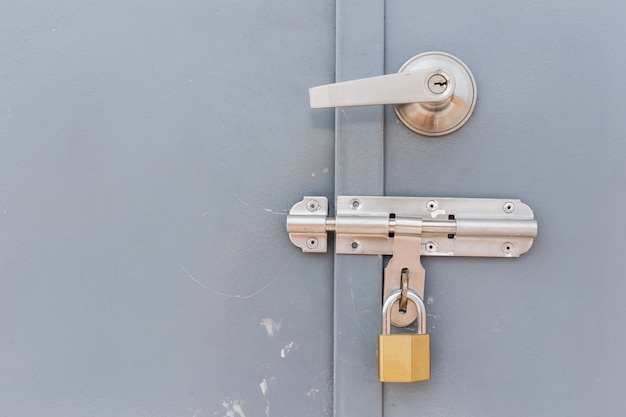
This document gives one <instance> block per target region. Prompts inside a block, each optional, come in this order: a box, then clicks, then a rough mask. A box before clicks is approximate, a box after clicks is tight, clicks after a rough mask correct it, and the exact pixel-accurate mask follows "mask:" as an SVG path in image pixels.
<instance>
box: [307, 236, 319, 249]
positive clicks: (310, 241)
mask: <svg viewBox="0 0 626 417" xmlns="http://www.w3.org/2000/svg"><path fill="white" fill-rule="evenodd" d="M317 243H318V242H317V239H316V238H314V237H310V238H308V239H307V240H306V247H307V248H309V249H315V248H317Z"/></svg>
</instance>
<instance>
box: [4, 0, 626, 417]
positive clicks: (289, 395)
mask: <svg viewBox="0 0 626 417" xmlns="http://www.w3.org/2000/svg"><path fill="white" fill-rule="evenodd" d="M624 13H625V12H624V8H623V6H622V5H620V4H619V2H604V3H603V4H602V6H601V7H598V5H597V4H593V3H592V2H584V1H574V2H568V3H567V4H565V3H564V2H545V1H534V0H533V1H527V2H523V3H522V2H497V4H496V3H494V2H489V1H484V0H481V1H474V2H447V1H443V2H438V3H436V4H435V5H433V4H428V5H427V4H418V3H415V2H413V1H404V0H397V1H390V2H387V3H386V4H385V2H384V1H382V0H378V1H367V2H364V1H359V0H342V1H339V2H337V3H336V4H335V3H334V2H330V1H324V2H306V1H290V2H278V1H263V2H231V1H208V2H206V1H192V2H186V3H185V4H180V3H176V4H174V2H169V1H164V0H163V1H152V2H149V3H145V4H144V3H141V2H127V1H109V2H107V3H106V4H105V3H102V4H100V3H97V2H81V3H77V2H72V1H69V0H62V1H57V2H54V4H46V3H37V4H33V3H25V2H17V3H15V2H9V3H6V4H4V5H2V6H0V35H1V36H0V146H1V148H0V415H7V416H9V415H10V416H46V417H49V416H64V417H65V416H85V415H89V416H138V415H139V416H193V417H202V416H227V417H246V416H247V417H253V416H259V415H260V416H293V415H306V416H325V415H331V414H333V412H334V413H335V414H336V415H338V416H349V415H359V416H374V417H376V416H381V415H383V414H384V415H385V416H396V415H397V416H409V415H428V416H451V415H462V416H527V415H531V414H532V415H540V416H559V415H570V416H588V415H619V414H620V413H623V410H624V409H626V400H625V399H624V396H623V393H624V392H626V378H624V375H625V374H626V359H625V358H624V355H623V352H624V351H625V349H626V336H625V335H624V334H625V333H624V320H625V319H626V305H625V303H624V301H623V300H622V298H623V297H621V294H622V293H624V291H625V290H626V284H625V283H624V280H623V279H621V278H622V275H623V273H622V269H623V262H622V261H621V258H622V255H621V253H620V248H621V245H620V244H619V241H620V238H621V232H622V229H623V227H621V226H620V222H619V217H618V216H619V207H620V206H621V205H624V203H626V193H625V192H624V178H625V177H626V168H625V167H624V166H625V165H624V160H625V159H626V142H625V141H624V138H625V137H626V128H625V127H624V126H623V124H621V123H620V121H621V113H622V108H624V107H625V106H624V104H626V103H624V101H625V100H626V99H625V98H624V95H623V94H621V93H622V92H623V90H624V83H623V82H622V81H621V78H622V76H621V74H622V72H623V70H624V68H625V67H626V52H625V51H624V48H623V47H622V39H624V36H625V35H626V33H625V30H624V28H623V25H621V21H623V19H624V17H625V16H624ZM429 50H440V51H444V52H448V53H452V54H454V55H456V56H458V57H459V58H461V59H462V60H463V61H464V62H465V63H466V64H467V65H468V66H469V67H470V69H471V70H472V72H473V74H474V76H475V78H476V81H477V84H478V104H477V107H476V110H475V113H474V115H473V116H472V118H471V119H470V121H469V122H468V123H467V124H466V125H465V126H464V127H463V128H462V129H460V130H459V131H457V132H455V133H453V134H451V135H448V136H444V137H441V138H425V137H421V136H419V135H417V134H415V133H412V132H411V131H409V130H408V129H406V128H405V127H404V126H402V125H401V124H399V123H398V122H397V120H396V117H395V114H394V113H393V109H392V108H391V107H389V106H387V107H385V108H384V107H382V106H374V107H367V108H346V109H343V110H338V111H333V110H315V111H314V110H311V109H309V108H308V98H307V89H308V87H311V86H314V85H319V84H325V83H329V82H333V81H335V80H348V79H354V78H361V77H367V76H374V75H380V74H383V73H391V72H395V71H397V69H398V68H399V67H400V66H401V65H402V63H403V62H404V61H405V60H407V59H408V58H410V57H411V56H413V55H415V54H417V53H420V52H424V51H429ZM343 194H356V195H358V194H362V195H394V196H435V197H436V196H440V197H493V198H504V197H512V198H520V199H522V200H523V201H524V202H526V203H528V204H529V205H530V206H531V207H532V208H533V210H534V211H535V216H536V218H537V219H538V221H539V235H538V237H537V238H536V239H535V244H534V247H533V248H532V250H531V251H530V252H529V253H528V254H526V255H524V256H522V257H521V258H519V259H515V260H512V259H478V258H466V259H463V258H446V259H442V258H437V259H424V260H423V263H424V266H425V267H426V271H427V273H426V300H427V310H428V314H429V315H428V328H429V332H430V333H431V335H432V348H431V352H432V354H431V357H432V379H431V381H428V382H420V383H414V384H384V385H383V384H380V383H379V382H378V379H377V368H376V366H377V359H376V349H377V345H376V335H377V334H378V332H379V328H380V307H381V306H380V304H381V277H382V268H383V264H384V260H383V259H382V257H380V256H346V255H336V256H333V255H332V254H331V253H328V254H326V255H314V254H303V253H301V252H300V250H299V249H297V248H295V247H294V246H293V245H291V243H290V242H289V239H288V238H287V234H286V232H285V226H284V222H285V214H286V212H287V210H288V208H289V207H290V206H291V205H292V204H293V203H295V202H297V201H298V200H300V199H301V198H302V196H303V195H327V196H329V197H331V198H330V199H331V200H332V196H333V195H343ZM331 250H332V247H331Z"/></svg>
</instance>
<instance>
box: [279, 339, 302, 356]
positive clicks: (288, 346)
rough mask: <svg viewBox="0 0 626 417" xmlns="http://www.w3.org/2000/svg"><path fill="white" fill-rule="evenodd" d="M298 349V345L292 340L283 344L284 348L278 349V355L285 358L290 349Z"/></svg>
mask: <svg viewBox="0 0 626 417" xmlns="http://www.w3.org/2000/svg"><path fill="white" fill-rule="evenodd" d="M295 349H298V345H295V344H294V342H293V340H292V341H291V342H289V343H287V344H286V345H285V347H284V348H282V349H281V350H280V357H281V358H286V357H287V355H288V354H289V353H290V352H291V351H292V350H295Z"/></svg>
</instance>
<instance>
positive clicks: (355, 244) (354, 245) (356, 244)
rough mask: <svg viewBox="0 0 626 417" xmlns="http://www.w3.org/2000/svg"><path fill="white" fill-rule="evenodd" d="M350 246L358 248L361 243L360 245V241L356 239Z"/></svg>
mask: <svg viewBox="0 0 626 417" xmlns="http://www.w3.org/2000/svg"><path fill="white" fill-rule="evenodd" d="M350 246H352V249H354V250H357V249H358V248H359V246H360V245H359V242H357V241H356V240H355V241H354V242H352V244H351V245H350Z"/></svg>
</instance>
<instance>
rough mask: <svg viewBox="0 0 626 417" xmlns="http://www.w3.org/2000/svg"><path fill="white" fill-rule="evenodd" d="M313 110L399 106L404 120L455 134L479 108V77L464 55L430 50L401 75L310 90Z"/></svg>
mask: <svg viewBox="0 0 626 417" xmlns="http://www.w3.org/2000/svg"><path fill="white" fill-rule="evenodd" d="M309 97H310V102H311V107H312V108H323V107H346V106H371V105H378V104H394V108H395V111H396V114H397V115H398V118H399V119H400V121H402V123H404V124H405V125H406V126H407V127H408V128H409V129H411V130H413V131H414V132H416V133H420V134H422V135H425V136H442V135H446V134H448V133H452V132H454V131H455V130H457V129H458V128H460V127H461V126H463V125H464V124H465V122H467V120H468V119H469V118H470V116H471V115H472V113H473V112H474V107H475V106H476V81H475V80H474V76H473V75H472V73H471V71H470V70H469V68H468V67H467V65H465V64H464V63H463V62H462V61H461V60H460V59H458V58H456V57H454V56H452V55H450V54H446V53H444V52H425V53H422V54H419V55H416V56H414V57H413V58H411V59H409V60H408V61H407V62H405V63H404V65H402V67H401V68H400V70H399V71H398V73H396V74H390V75H381V76H378V77H370V78H362V79H359V80H352V81H344V82H340V83H335V84H327V85H322V86H318V87H313V88H310V89H309Z"/></svg>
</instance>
